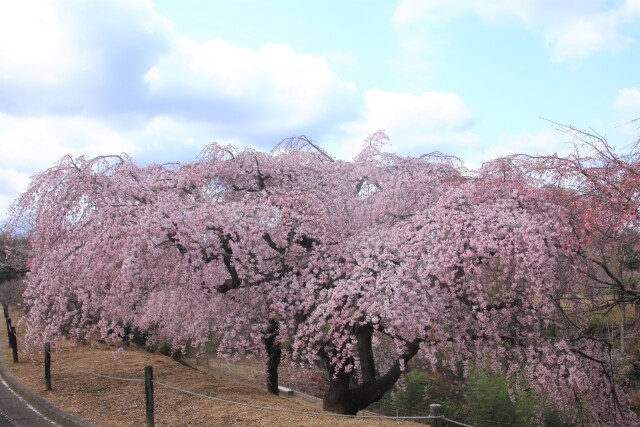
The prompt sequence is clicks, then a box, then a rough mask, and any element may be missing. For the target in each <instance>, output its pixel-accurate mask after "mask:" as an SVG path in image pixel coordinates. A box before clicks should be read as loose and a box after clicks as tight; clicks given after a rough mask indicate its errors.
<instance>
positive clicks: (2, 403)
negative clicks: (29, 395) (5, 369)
mask: <svg viewBox="0 0 640 427" xmlns="http://www.w3.org/2000/svg"><path fill="white" fill-rule="evenodd" d="M57 425H58V424H55V423H54V422H52V421H50V420H49V419H48V418H45V417H44V416H43V415H41V414H40V413H38V412H36V411H35V410H34V409H33V408H32V407H31V406H30V405H29V404H27V402H26V401H25V400H24V399H22V398H21V397H19V396H18V395H17V394H15V393H14V392H13V391H12V390H11V389H9V387H8V386H7V383H6V382H5V381H4V380H3V379H1V378H0V427H5V426H16V427H54V426H57Z"/></svg>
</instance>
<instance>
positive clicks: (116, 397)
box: [0, 309, 416, 427]
mask: <svg viewBox="0 0 640 427" xmlns="http://www.w3.org/2000/svg"><path fill="white" fill-rule="evenodd" d="M16 314H17V311H16V310H15V309H12V310H11V315H12V317H13V318H14V319H15V318H16V317H17V316H16ZM0 330H1V333H0V335H1V337H0V339H2V340H3V341H2V343H3V356H4V360H5V362H6V365H7V367H8V368H9V369H10V371H11V372H12V374H13V375H14V376H15V377H16V378H17V379H18V380H19V381H20V382H21V383H22V384H23V385H25V386H27V387H28V388H30V389H31V390H33V391H35V392H37V393H38V394H40V395H41V396H42V397H44V398H45V399H47V400H48V401H49V402H51V403H52V404H54V405H55V406H57V407H60V408H62V409H63V410H65V411H66V412H68V413H70V414H73V415H75V416H78V417H80V418H82V419H85V420H87V421H90V422H91V423H94V424H96V425H98V426H140V425H144V420H145V410H144V383H143V382H142V379H143V377H144V366H146V365H151V366H153V370H154V379H155V380H157V381H159V382H162V383H166V384H170V385H173V386H175V387H179V388H182V389H184V390H189V391H192V392H195V393H200V394H203V395H207V396H213V397H217V398H222V399H227V400H233V401H237V402H243V403H248V404H253V405H261V406H269V407H275V408H279V409H287V410H295V411H304V412H318V411H319V410H318V406H317V405H314V404H313V403H310V402H307V401H304V400H302V399H298V398H295V397H293V398H292V397H276V396H272V395H269V394H268V393H266V392H265V391H263V390H262V389H260V388H257V387H255V386H252V385H248V384H242V383H241V382H239V381H237V380H233V379H230V378H224V377H222V376H219V375H215V376H213V375H210V374H206V373H204V372H201V371H198V370H195V369H192V368H189V367H187V366H184V365H182V364H180V363H178V362H176V361H174V360H172V359H171V358H169V357H166V356H163V355H160V354H151V353H147V352H144V351H141V350H138V349H135V348H132V347H130V348H125V351H123V352H122V353H121V355H120V356H119V357H118V358H117V359H116V358H114V355H113V352H114V351H115V350H116V349H117V347H114V346H109V345H106V344H97V345H74V344H72V343H69V342H63V343H61V345H60V346H59V348H57V349H56V350H53V349H52V364H51V365H52V368H51V370H52V385H53V390H52V391H45V390H44V379H43V377H44V368H43V360H42V354H41V352H40V353H39V354H35V355H31V359H29V358H28V357H27V356H26V355H24V354H21V359H22V360H21V361H20V363H18V364H14V363H12V359H11V352H10V349H9V348H8V346H7V345H6V343H7V337H6V328H0ZM21 334H22V328H21V327H20V325H19V326H18V341H19V343H20V337H21ZM98 375H107V376H114V377H121V378H130V379H135V380H137V381H122V380H115V379H110V378H106V377H101V376H98ZM154 394H155V421H156V425H157V426H297V427H302V426H384V425H391V426H398V425H416V424H409V423H398V422H397V421H386V420H374V419H363V418H360V419H358V418H347V419H344V418H338V417H332V416H312V415H301V414H292V413H283V412H276V411H270V410H265V409H257V408H250V407H243V406H239V405H232V404H228V403H223V402H219V401H212V400H205V399H203V398H198V397H196V396H192V395H188V394H185V393H182V392H178V391H175V390H171V389H168V388H166V387H162V386H160V385H158V384H156V385H155V387H154Z"/></svg>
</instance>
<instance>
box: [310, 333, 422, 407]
mask: <svg viewBox="0 0 640 427" xmlns="http://www.w3.org/2000/svg"><path fill="white" fill-rule="evenodd" d="M372 336H373V329H371V330H368V329H367V328H366V327H362V328H359V329H358V330H357V331H356V337H357V340H358V343H357V344H358V356H359V357H360V367H361V369H362V377H363V382H362V384H358V385H353V384H351V378H352V373H351V372H349V373H347V372H345V371H344V370H343V369H341V368H338V370H337V371H336V368H335V367H334V366H333V365H331V364H330V363H329V361H328V360H327V359H325V361H326V363H327V370H328V371H329V390H328V391H327V393H326V394H325V396H324V399H323V401H322V406H323V408H324V409H325V410H326V411H330V412H335V413H337V414H342V415H356V414H357V413H358V411H361V410H363V409H366V408H367V406H369V405H370V404H372V403H374V402H377V401H379V400H380V399H382V397H383V396H384V394H385V393H386V392H387V391H388V390H390V389H391V387H393V385H394V384H395V383H396V382H397V381H398V379H399V378H400V375H402V370H401V369H400V360H397V361H396V362H395V363H394V364H393V365H392V366H391V368H389V370H388V371H387V372H385V374H384V375H382V376H380V377H379V378H376V375H375V363H374V358H373V348H372V346H371V339H372ZM418 348H419V347H418V342H417V341H414V342H412V343H407V350H406V352H405V353H404V354H403V355H402V356H401V357H400V359H401V360H402V362H403V363H404V365H405V366H406V364H407V362H408V361H409V360H411V358H412V357H413V356H415V355H416V353H418Z"/></svg>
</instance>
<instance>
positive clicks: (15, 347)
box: [10, 326, 18, 363]
mask: <svg viewBox="0 0 640 427" xmlns="http://www.w3.org/2000/svg"><path fill="white" fill-rule="evenodd" d="M10 336H11V344H12V346H11V348H12V349H13V363H18V337H17V335H16V327H15V326H12V327H11V334H10Z"/></svg>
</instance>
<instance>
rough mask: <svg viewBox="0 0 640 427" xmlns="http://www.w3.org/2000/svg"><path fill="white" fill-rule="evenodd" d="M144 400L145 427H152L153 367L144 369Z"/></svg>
mask: <svg viewBox="0 0 640 427" xmlns="http://www.w3.org/2000/svg"><path fill="white" fill-rule="evenodd" d="M144 400H145V409H146V416H147V419H146V427H153V426H154V424H153V366H145V367H144Z"/></svg>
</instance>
